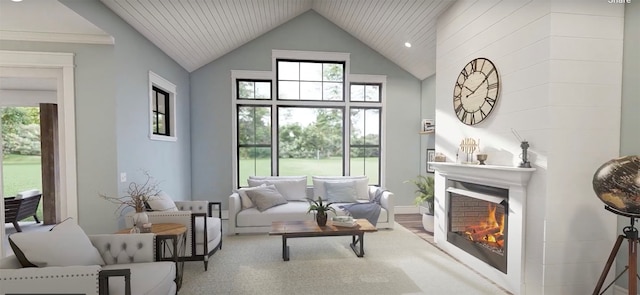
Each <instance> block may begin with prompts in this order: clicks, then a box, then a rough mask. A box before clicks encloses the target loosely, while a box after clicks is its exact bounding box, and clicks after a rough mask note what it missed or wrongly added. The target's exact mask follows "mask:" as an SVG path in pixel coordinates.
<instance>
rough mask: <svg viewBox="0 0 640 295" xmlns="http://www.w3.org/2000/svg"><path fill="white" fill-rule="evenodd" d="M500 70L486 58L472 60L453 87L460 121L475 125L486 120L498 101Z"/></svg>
mask: <svg viewBox="0 0 640 295" xmlns="http://www.w3.org/2000/svg"><path fill="white" fill-rule="evenodd" d="M499 90H500V80H499V76H498V71H497V70H496V67H495V66H494V65H493V63H492V62H491V61H490V60H488V59H486V58H476V59H474V60H472V61H470V62H469V63H468V64H467V65H466V66H464V68H463V69H462V71H460V75H458V79H457V80H456V85H455V87H454V88H453V109H454V111H455V113H456V116H457V117H458V119H459V120H460V122H462V123H464V124H467V125H475V124H478V123H480V122H482V120H484V119H485V118H486V117H487V116H489V114H490V113H491V111H492V110H493V108H494V107H495V105H496V103H497V102H498V93H499V92H500V91H499Z"/></svg>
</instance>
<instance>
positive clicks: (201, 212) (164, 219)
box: [125, 201, 222, 271]
mask: <svg viewBox="0 0 640 295" xmlns="http://www.w3.org/2000/svg"><path fill="white" fill-rule="evenodd" d="M221 206H222V204H221V203H220V202H209V201H176V202H175V208H177V211H172V210H166V211H150V212H147V216H149V222H150V223H178V224H182V225H184V226H185V227H186V228H187V243H186V251H185V254H184V256H182V257H180V260H182V261H203V262H204V270H205V271H206V270H207V269H208V264H209V257H211V256H212V255H213V254H214V253H216V251H218V250H219V249H222V207H221ZM175 208H174V210H175ZM214 208H215V209H214ZM214 210H216V211H217V214H216V215H217V216H215V217H214V216H213V211H214ZM132 215H133V212H132V213H129V214H127V215H126V218H125V223H126V226H127V227H132V226H133V218H132Z"/></svg>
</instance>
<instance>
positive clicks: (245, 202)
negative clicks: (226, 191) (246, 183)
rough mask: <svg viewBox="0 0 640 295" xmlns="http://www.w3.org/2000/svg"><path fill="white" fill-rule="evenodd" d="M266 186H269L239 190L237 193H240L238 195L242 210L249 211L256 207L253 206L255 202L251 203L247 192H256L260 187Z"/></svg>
mask: <svg viewBox="0 0 640 295" xmlns="http://www.w3.org/2000/svg"><path fill="white" fill-rule="evenodd" d="M265 186H267V185H266V184H264V183H263V184H261V185H259V186H250V187H241V188H239V189H237V190H236V192H237V193H238V195H240V205H242V209H249V208H252V207H255V206H256V205H255V204H253V202H251V199H249V196H247V191H248V190H254V189H257V188H260V187H265Z"/></svg>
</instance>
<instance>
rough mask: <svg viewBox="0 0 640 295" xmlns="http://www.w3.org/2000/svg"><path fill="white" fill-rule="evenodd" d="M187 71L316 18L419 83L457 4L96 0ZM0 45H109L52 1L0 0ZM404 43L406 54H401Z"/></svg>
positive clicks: (424, 0) (418, 0)
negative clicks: (308, 15) (442, 24)
mask: <svg viewBox="0 0 640 295" xmlns="http://www.w3.org/2000/svg"><path fill="white" fill-rule="evenodd" d="M100 1H101V2H102V3H104V4H105V5H106V6H107V7H108V8H110V9H111V10H113V11H114V12H115V13H116V14H117V15H119V16H120V17H121V18H122V19H123V20H124V21H126V22H127V23H129V24H130V25H131V26H132V27H133V28H135V29H136V30H137V31H139V32H140V33H141V34H142V35H144V36H145V37H146V38H147V39H149V40H150V41H151V42H153V43H154V44H155V45H156V46H157V47H158V48H160V49H161V50H162V51H164V52H165V53H166V54H167V55H169V56H170V57H171V58H173V59H174V60H175V61H176V62H177V63H178V64H180V65H181V66H182V67H184V68H185V69H186V70H187V71H189V72H191V71H194V70H196V69H198V68H200V67H202V66H203V65H206V64H208V63H210V62H212V61H214V60H216V59H217V58H219V57H221V56H223V55H225V54H227V53H229V52H231V51H233V50H234V49H236V48H238V47H240V46H242V45H244V44H246V43H247V42H249V41H251V40H253V39H255V38H257V37H259V36H260V35H262V34H264V33H266V32H268V31H270V30H272V29H274V28H276V27H277V26H279V25H281V24H283V23H285V22H287V21H289V20H291V19H293V18H295V17H296V16H299V15H300V14H302V13H304V12H306V11H309V10H314V11H316V12H317V13H319V14H320V15H322V16H323V17H325V18H327V19H328V20H329V21H331V22H333V23H334V24H336V25H337V26H338V27H340V28H342V29H343V30H345V31H346V32H348V33H349V34H351V35H352V36H354V37H355V38H357V39H358V40H360V41H361V42H363V43H364V44H366V45H367V46H369V47H371V48H372V49H374V50H375V51H377V52H378V53H380V54H381V55H383V56H385V57H386V58H388V59H389V60H391V61H393V62H394V63H396V64H397V65H398V66H400V67H402V68H403V69H405V70H406V71H408V72H409V73H411V74H413V75H414V76H415V77H416V78H418V79H424V78H426V77H429V76H431V75H432V74H434V73H435V58H436V22H437V18H438V16H439V15H440V14H441V13H443V12H444V11H445V10H446V9H447V8H449V6H450V5H451V4H452V3H453V2H454V1H455V0H100ZM0 39H3V40H32V41H48V42H86V43H95V44H112V42H113V39H112V37H111V36H109V35H108V34H106V33H104V32H103V31H102V30H100V29H99V28H97V27H96V26H94V25H93V24H91V23H89V22H88V21H86V20H85V19H83V18H82V17H81V16H79V15H78V14H76V13H75V12H73V11H72V10H70V9H69V8H67V7H66V6H64V5H62V4H60V3H59V2H58V1H53V0H25V1H22V2H19V3H14V2H11V1H9V0H0ZM405 42H409V43H411V45H412V46H411V47H410V48H407V47H405V45H404V44H405Z"/></svg>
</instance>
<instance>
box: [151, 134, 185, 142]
mask: <svg viewBox="0 0 640 295" xmlns="http://www.w3.org/2000/svg"><path fill="white" fill-rule="evenodd" d="M149 139H151V140H157V141H178V138H177V137H175V136H163V135H155V134H152V135H150V136H149Z"/></svg>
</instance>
